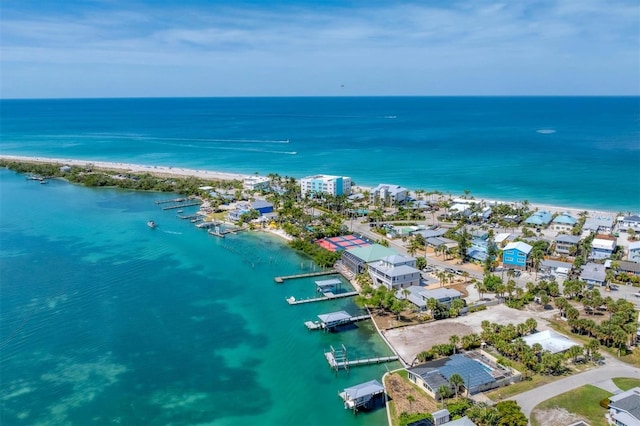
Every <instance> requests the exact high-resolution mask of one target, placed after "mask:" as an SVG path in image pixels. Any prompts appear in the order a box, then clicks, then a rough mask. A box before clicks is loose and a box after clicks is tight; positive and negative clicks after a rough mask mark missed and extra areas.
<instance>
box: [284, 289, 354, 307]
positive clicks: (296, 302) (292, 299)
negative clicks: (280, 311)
mask: <svg viewBox="0 0 640 426" xmlns="http://www.w3.org/2000/svg"><path fill="white" fill-rule="evenodd" d="M357 295H358V292H357V291H348V292H346V293H338V294H334V293H324V296H320V297H312V298H309V299H300V300H296V298H295V297H293V296H291V297H288V298H287V299H286V300H287V303H288V304H290V305H301V304H303V303H314V302H324V301H325V300H334V299H342V298H344V297H353V296H357Z"/></svg>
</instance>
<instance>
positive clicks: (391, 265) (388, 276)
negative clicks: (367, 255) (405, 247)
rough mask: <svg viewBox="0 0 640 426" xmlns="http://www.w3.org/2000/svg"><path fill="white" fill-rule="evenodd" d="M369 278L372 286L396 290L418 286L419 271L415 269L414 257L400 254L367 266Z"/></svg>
mask: <svg viewBox="0 0 640 426" xmlns="http://www.w3.org/2000/svg"><path fill="white" fill-rule="evenodd" d="M368 271H369V276H370V277H371V280H372V281H373V284H374V285H376V286H377V285H384V286H385V287H387V289H389V290H398V289H402V288H408V287H411V286H417V285H419V284H420V271H419V270H418V269H416V259H415V258H414V257H408V256H402V255H400V254H396V255H391V256H387V257H383V258H382V259H380V260H379V261H377V262H373V263H370V264H369V268H368Z"/></svg>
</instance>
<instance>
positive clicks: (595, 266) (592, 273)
mask: <svg viewBox="0 0 640 426" xmlns="http://www.w3.org/2000/svg"><path fill="white" fill-rule="evenodd" d="M580 280H581V281H584V282H585V283H586V284H587V285H588V286H595V285H597V286H603V285H605V283H606V282H607V273H606V268H605V266H604V265H601V264H599V263H591V262H590V263H587V264H586V265H583V266H582V272H581V273H580Z"/></svg>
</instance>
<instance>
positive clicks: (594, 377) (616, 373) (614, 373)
mask: <svg viewBox="0 0 640 426" xmlns="http://www.w3.org/2000/svg"><path fill="white" fill-rule="evenodd" d="M605 359H606V361H605V362H606V364H605V365H604V366H601V367H597V368H594V369H592V370H589V371H585V372H583V373H579V374H574V375H572V376H570V377H567V378H565V379H561V380H558V381H556V382H553V383H549V384H547V385H544V386H540V387H538V388H535V389H532V390H530V391H528V392H524V393H521V394H519V395H516V396H514V397H511V398H508V399H512V400H515V401H517V402H518V405H520V407H521V408H522V412H523V413H524V415H525V416H527V418H530V417H531V411H533V409H534V407H535V406H536V405H538V404H540V403H541V402H543V401H546V400H547V399H550V398H553V397H554V396H557V395H560V394H561V393H565V392H568V391H570V390H572V389H575V388H579V387H580V386H584V385H589V384H593V385H597V384H598V383H600V382H604V381H606V380H608V379H611V378H614V377H632V378H634V379H640V369H639V368H636V367H633V366H631V365H628V364H625V363H623V362H620V361H618V360H616V359H615V358H613V357H611V356H605Z"/></svg>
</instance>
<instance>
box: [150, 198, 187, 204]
mask: <svg viewBox="0 0 640 426" xmlns="http://www.w3.org/2000/svg"><path fill="white" fill-rule="evenodd" d="M187 200H188V198H172V199H170V200H156V201H154V202H155V203H156V204H168V203H182V202H183V201H187Z"/></svg>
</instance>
